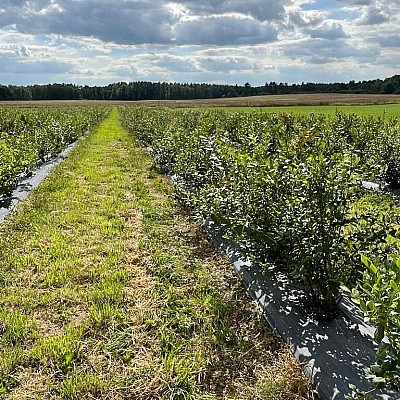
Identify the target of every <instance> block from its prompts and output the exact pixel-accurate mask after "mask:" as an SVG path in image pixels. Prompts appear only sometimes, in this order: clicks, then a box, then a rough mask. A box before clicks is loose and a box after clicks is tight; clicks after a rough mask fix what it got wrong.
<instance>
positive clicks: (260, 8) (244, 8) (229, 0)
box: [177, 0, 292, 21]
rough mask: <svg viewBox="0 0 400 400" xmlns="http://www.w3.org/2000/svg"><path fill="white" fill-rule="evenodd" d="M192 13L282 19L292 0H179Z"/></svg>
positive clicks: (264, 19)
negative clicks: (286, 7) (234, 14)
mask: <svg viewBox="0 0 400 400" xmlns="http://www.w3.org/2000/svg"><path fill="white" fill-rule="evenodd" d="M177 3H180V4H183V5H184V6H185V7H186V8H187V9H188V11H189V12H191V13H192V14H201V15H210V14H227V13H242V14H244V15H248V16H251V17H253V18H255V19H257V20H259V21H267V20H281V19H283V18H284V14H285V5H289V4H291V3H292V1H291V0H247V1H242V0H206V1H199V0H178V1H177Z"/></svg>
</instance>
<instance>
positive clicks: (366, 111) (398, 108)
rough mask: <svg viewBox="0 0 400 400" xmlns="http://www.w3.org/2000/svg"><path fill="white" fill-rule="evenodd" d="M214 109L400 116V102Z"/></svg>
mask: <svg viewBox="0 0 400 400" xmlns="http://www.w3.org/2000/svg"><path fill="white" fill-rule="evenodd" d="M211 108H212V109H213V110H223V111H229V112H268V113H277V114H280V113H290V114H298V115H305V116H309V115H310V114H317V115H318V114H323V115H327V116H331V117H333V116H335V114H336V113H337V112H342V113H344V114H357V115H359V116H362V117H369V116H373V117H380V118H395V117H400V104H377V105H350V104H349V105H345V106H343V105H342V106H340V105H337V106H332V105H331V106H329V105H328V106H311V105H299V106H279V107H275V106H271V107H224V108H222V109H221V108H219V107H211Z"/></svg>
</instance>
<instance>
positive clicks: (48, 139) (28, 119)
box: [0, 108, 109, 195]
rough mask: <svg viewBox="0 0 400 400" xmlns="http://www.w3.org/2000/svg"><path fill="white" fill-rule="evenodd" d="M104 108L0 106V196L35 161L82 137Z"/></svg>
mask: <svg viewBox="0 0 400 400" xmlns="http://www.w3.org/2000/svg"><path fill="white" fill-rule="evenodd" d="M108 112H109V111H108V110H107V109H106V108H51V109H43V108H41V109H22V110H21V109H6V108H3V109H0V195H2V194H5V193H9V192H10V191H11V190H12V188H13V187H14V185H15V184H16V182H17V180H18V179H19V177H20V176H21V175H22V174H26V173H27V172H29V171H30V170H31V169H32V168H33V166H34V165H35V163H36V162H37V161H40V160H41V161H47V160H48V159H50V158H51V157H53V156H55V155H56V154H58V153H60V152H61V151H62V150H64V149H65V148H66V147H67V146H68V145H69V144H70V143H72V142H74V141H75V140H76V139H77V138H79V137H80V136H82V135H83V134H84V133H86V132H87V131H88V130H90V129H91V128H92V127H93V126H95V125H96V124H97V123H98V122H99V121H101V120H102V119H103V118H104V117H105V115H106V114H107V113H108Z"/></svg>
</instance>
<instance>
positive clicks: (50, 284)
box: [0, 110, 315, 400]
mask: <svg viewBox="0 0 400 400" xmlns="http://www.w3.org/2000/svg"><path fill="white" fill-rule="evenodd" d="M171 193H172V187H171V184H170V182H169V180H168V179H167V178H166V177H164V176H163V175H160V174H158V173H157V172H156V171H155V170H153V169H152V164H151V160H150V158H149V157H148V155H147V153H146V151H145V150H144V149H142V148H140V147H137V146H136V144H135V142H134V140H133V139H132V138H131V137H129V136H128V135H127V133H126V132H125V131H124V130H123V129H122V128H121V126H120V125H119V123H118V114H117V111H116V110H114V111H113V112H112V114H111V116H110V117H109V118H108V119H107V120H106V121H104V122H103V123H102V125H101V126H100V127H99V129H98V130H97V131H96V132H95V133H92V134H91V135H90V136H89V137H88V138H87V139H86V140H85V141H83V142H81V143H80V144H79V145H78V146H77V148H76V149H75V150H73V151H72V152H71V154H70V156H69V158H68V159H67V160H66V161H65V162H64V163H62V164H61V165H59V166H58V167H56V168H55V169H54V170H53V171H52V173H51V174H50V177H49V178H48V179H47V180H46V181H45V182H44V183H42V184H41V185H40V186H39V188H38V189H37V190H35V191H33V193H32V194H31V195H30V196H29V198H28V199H27V201H25V202H23V203H21V204H20V206H19V208H18V211H17V212H16V213H14V214H13V215H12V216H10V217H9V218H8V219H7V220H6V221H5V223H4V224H3V225H1V227H0V266H1V269H0V285H1V291H0V332H1V339H0V398H3V397H5V398H8V399H93V398H95V399H199V400H200V399H204V400H205V399H208V400H209V399H311V398H314V396H315V395H314V393H313V392H312V391H311V390H310V386H309V383H308V381H307V380H306V379H305V378H304V376H303V375H302V374H301V372H300V368H299V366H298V364H297V363H296V362H295V361H294V359H293V357H292V356H291V355H290V352H289V351H288V349H287V347H286V346H285V345H283V344H282V342H281V341H280V340H279V339H277V338H276V337H274V336H273V335H272V333H271V332H270V331H269V329H268V328H267V327H266V324H265V321H264V320H263V318H262V317H261V315H260V314H259V313H258V312H257V310H256V309H255V306H254V305H253V304H252V303H251V302H250V301H249V298H248V297H247V295H246V294H245V292H244V290H243V288H242V286H241V283H240V282H239V280H238V279H237V278H236V276H235V275H234V273H233V272H232V268H231V267H230V265H229V264H228V262H227V261H226V259H225V258H224V257H223V256H222V255H220V254H218V253H217V252H216V251H215V250H214V248H213V246H212V245H211V244H210V243H209V241H208V240H207V238H206V237H205V234H204V232H203V231H202V229H201V228H200V227H199V226H198V225H197V224H196V223H195V222H194V221H193V220H192V219H191V217H190V216H189V215H186V214H185V213H184V212H183V211H182V210H181V208H180V207H179V205H178V204H177V203H176V202H175V201H174V200H173V199H172V196H171Z"/></svg>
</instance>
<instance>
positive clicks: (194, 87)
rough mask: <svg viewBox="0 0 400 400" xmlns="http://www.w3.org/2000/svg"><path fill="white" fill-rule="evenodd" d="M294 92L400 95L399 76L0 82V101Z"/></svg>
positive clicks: (248, 94) (218, 95) (158, 97)
mask: <svg viewBox="0 0 400 400" xmlns="http://www.w3.org/2000/svg"><path fill="white" fill-rule="evenodd" d="M295 93H354V94H363V93H369V94H400V75H394V76H392V77H390V78H386V79H384V80H382V79H375V80H370V81H359V82H355V81H350V82H348V83H343V82H342V83H311V82H307V83H305V82H302V83H301V84H295V83H294V84H287V83H276V82H267V83H265V85H263V86H254V87H253V86H251V85H250V84H249V83H245V84H244V85H215V84H207V83H166V82H142V81H140V82H129V83H126V82H118V83H113V84H110V85H107V86H87V85H85V86H80V85H74V84H65V83H61V84H60V83H53V84H48V85H29V86H15V85H0V101H13V100H80V99H82V100H189V99H211V98H222V97H242V96H260V95H271V94H295Z"/></svg>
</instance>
